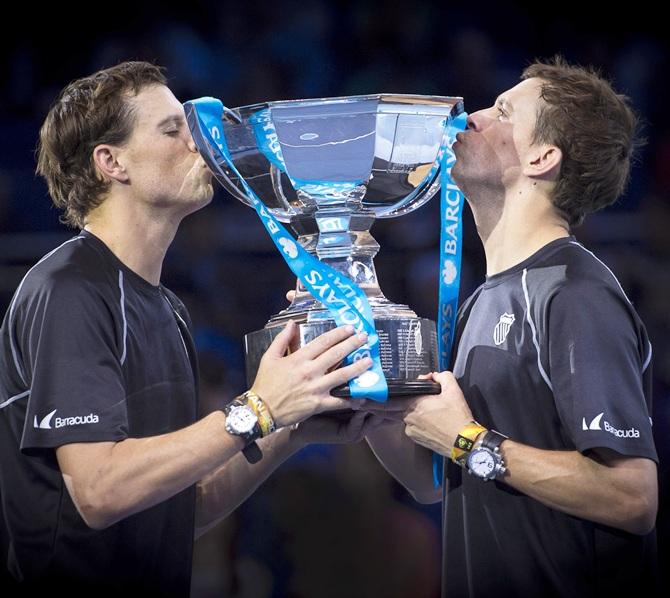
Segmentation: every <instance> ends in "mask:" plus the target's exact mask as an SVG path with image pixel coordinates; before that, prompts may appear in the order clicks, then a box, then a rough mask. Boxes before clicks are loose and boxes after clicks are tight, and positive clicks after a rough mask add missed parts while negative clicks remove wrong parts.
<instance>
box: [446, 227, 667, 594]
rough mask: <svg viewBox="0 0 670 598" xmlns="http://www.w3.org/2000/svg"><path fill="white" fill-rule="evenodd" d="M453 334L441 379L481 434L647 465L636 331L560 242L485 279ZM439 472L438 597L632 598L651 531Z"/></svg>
mask: <svg viewBox="0 0 670 598" xmlns="http://www.w3.org/2000/svg"><path fill="white" fill-rule="evenodd" d="M456 335H457V336H456V343H455V347H456V349H455V361H454V367H453V371H454V375H455V376H456V378H457V379H458V381H459V384H460V386H461V389H462V390H463V393H464V395H465V398H466V400H467V402H468V404H469V406H470V408H471V409H472V413H473V416H474V418H475V419H476V420H477V421H478V422H480V423H481V424H482V425H483V426H485V427H487V428H492V429H495V430H498V431H499V432H501V433H503V434H505V435H507V436H509V437H510V438H511V439H512V440H515V441H518V442H521V443H523V444H526V445H529V446H532V447H536V448H539V449H546V450H553V451H561V450H563V451H574V450H578V451H580V452H582V453H583V452H585V451H587V450H588V449H592V448H596V447H607V448H609V449H613V450H615V451H617V452H618V453H620V454H622V455H626V456H629V457H645V458H648V459H652V460H653V461H656V462H658V457H657V454H656V450H655V448H654V442H653V438H652V429H651V426H652V422H651V418H650V414H651V367H650V360H651V345H650V343H649V340H648V338H647V333H646V331H645V328H644V325H643V324H642V322H641V321H640V318H639V317H638V315H637V313H636V312H635V310H634V308H633V306H632V305H631V303H630V302H629V300H628V298H627V297H626V295H625V293H624V291H623V289H622V288H621V286H620V285H619V283H618V281H617V280H616V278H615V277H614V275H613V274H612V272H611V271H610V270H609V269H608V268H607V266H605V264H603V263H602V262H601V261H600V260H598V259H597V258H596V257H595V256H594V255H593V254H592V253H591V252H590V251H588V250H587V249H585V248H584V247H583V246H582V245H580V244H579V243H577V242H576V241H575V239H574V238H573V237H568V238H563V239H559V240H556V241H554V242H552V243H549V244H548V245H546V246H545V247H543V248H542V249H541V250H539V251H538V252H537V253H535V254H534V255H533V256H531V257H530V258H528V259H527V260H525V261H524V262H522V263H521V264H518V265H517V266H515V267H513V268H511V269H509V270H506V271H505V272H501V273H500V274H497V275H495V276H491V277H488V278H487V280H486V282H485V283H484V284H483V285H482V286H481V287H479V289H477V290H476V291H475V292H474V293H473V295H472V296H471V297H470V298H469V299H468V300H467V301H466V302H465V303H464V304H463V306H462V308H461V310H460V312H459V320H458V324H457V329H456ZM445 473H446V476H445V477H446V479H447V480H448V483H447V484H445V497H444V498H445V502H444V526H445V530H444V543H445V544H444V546H445V552H444V566H443V589H444V595H445V596H448V597H450V598H451V597H453V598H462V597H464V596H471V597H473V596H477V597H480V596H486V597H489V596H496V597H503V596H542V597H543V598H548V597H552V596H565V597H570V598H578V597H582V596H584V597H586V596H589V597H595V596H619V595H626V592H627V591H629V590H630V591H631V592H632V593H630V594H628V595H635V593H636V592H637V591H638V590H640V589H641V588H646V587H648V584H649V583H650V580H651V579H652V578H653V577H654V576H655V567H656V536H655V532H652V533H650V534H648V535H647V536H636V535H633V534H629V533H626V532H623V531H621V530H617V529H614V528H611V527H608V526H605V525H599V524H597V523H594V522H591V521H587V520H584V519H580V518H578V517H573V516H570V515H567V514H565V513H562V512H560V511H557V510H554V509H551V508H549V507H547V506H544V505H543V504H542V503H540V502H539V501H537V500H535V499H532V498H530V497H528V496H526V495H524V494H522V493H521V492H518V491H516V490H515V489H514V488H512V487H511V486H508V485H506V484H504V483H502V482H499V481H492V482H491V481H490V482H484V481H482V480H479V479H477V478H475V477H474V476H471V475H468V474H467V473H466V472H464V471H463V470H461V469H460V468H459V467H458V466H456V465H455V464H453V463H452V462H450V461H447V465H446V472H445Z"/></svg>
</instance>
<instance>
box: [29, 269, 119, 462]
mask: <svg viewBox="0 0 670 598" xmlns="http://www.w3.org/2000/svg"><path fill="white" fill-rule="evenodd" d="M105 293H108V294H109V293H111V290H109V289H107V290H106V289H105V287H104V285H101V283H99V282H98V281H95V282H93V281H89V280H86V279H82V278H77V277H75V276H73V275H67V276H63V275H62V274H61V275H60V276H53V275H52V276H51V277H50V279H49V281H48V282H47V283H43V284H40V285H38V286H37V287H36V289H35V291H33V292H32V293H30V294H29V295H28V297H27V298H25V299H24V300H23V301H22V302H21V304H22V305H21V309H20V310H19V313H18V314H17V322H16V326H17V329H16V332H17V338H18V339H19V342H20V346H21V353H22V355H23V363H24V369H25V370H26V372H27V374H28V377H29V379H30V394H29V396H28V404H27V410H26V419H25V423H24V428H23V434H22V438H21V451H22V452H23V453H24V454H28V455H30V454H37V453H39V452H40V451H41V450H42V449H48V448H55V447H58V446H62V445H64V444H68V443H72V442H97V441H118V440H122V439H124V438H126V437H127V434H128V423H127V412H126V402H125V397H126V393H125V384H124V379H123V373H122V369H121V360H120V357H121V356H120V354H119V350H118V346H119V343H118V342H117V340H118V335H119V330H122V329H123V328H122V326H121V327H119V325H118V319H119V318H120V317H122V315H123V314H121V313H120V307H119V308H118V312H119V313H116V312H115V309H114V303H113V302H112V301H110V297H105ZM117 305H118V302H117Z"/></svg>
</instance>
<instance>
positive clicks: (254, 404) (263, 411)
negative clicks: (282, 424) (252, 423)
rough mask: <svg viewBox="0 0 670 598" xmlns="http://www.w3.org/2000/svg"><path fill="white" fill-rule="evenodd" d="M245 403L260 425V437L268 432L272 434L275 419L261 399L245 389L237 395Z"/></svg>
mask: <svg viewBox="0 0 670 598" xmlns="http://www.w3.org/2000/svg"><path fill="white" fill-rule="evenodd" d="M238 398H239V399H240V400H241V401H242V402H243V403H244V404H245V405H249V407H251V408H252V409H253V411H254V413H255V414H256V417H258V424H259V425H260V427H261V432H262V437H263V438H264V437H265V436H267V435H268V434H272V432H274V431H275V429H276V426H275V421H274V419H273V417H272V414H271V413H270V410H269V409H268V407H267V405H266V404H265V403H264V402H263V400H262V399H261V398H260V397H259V396H258V395H257V394H256V393H255V392H252V391H251V390H247V391H246V392H245V393H243V394H241V395H240V396H239V397H238Z"/></svg>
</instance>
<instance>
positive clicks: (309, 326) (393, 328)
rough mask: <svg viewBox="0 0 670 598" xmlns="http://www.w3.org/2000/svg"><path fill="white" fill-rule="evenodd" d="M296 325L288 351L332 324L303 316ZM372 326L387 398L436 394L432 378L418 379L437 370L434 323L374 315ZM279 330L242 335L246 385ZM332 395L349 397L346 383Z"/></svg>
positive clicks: (279, 327)
mask: <svg viewBox="0 0 670 598" xmlns="http://www.w3.org/2000/svg"><path fill="white" fill-rule="evenodd" d="M297 324H298V335H297V337H298V338H297V342H294V343H293V344H292V345H291V348H290V350H291V351H297V350H298V349H299V348H300V347H302V346H304V345H306V344H307V343H309V342H310V341H312V340H313V339H315V338H317V337H318V336H320V335H321V334H323V333H324V332H327V331H328V330H331V329H332V328H334V327H335V322H334V321H333V320H332V319H323V320H312V321H308V320H307V319H305V320H304V321H302V322H300V321H299V320H298V321H297ZM375 329H376V330H377V334H378V335H379V341H380V347H379V349H380V358H381V366H382V370H383V372H384V375H385V376H386V380H387V383H388V389H389V397H409V396H416V395H422V394H439V393H440V385H439V384H438V383H436V382H433V381H432V380H418V379H417V378H418V377H419V376H420V375H422V374H428V373H430V372H433V371H437V369H438V366H437V364H438V358H437V357H438V354H437V332H436V329H435V322H433V321H432V320H429V319H427V318H419V317H416V316H414V317H390V318H383V317H381V318H375ZM282 330H283V325H272V323H271V324H270V325H269V326H268V327H266V328H263V329H262V330H257V331H255V332H250V333H249V334H247V335H246V336H245V337H244V344H245V352H246V374H247V384H248V386H249V387H251V385H252V384H253V381H254V380H255V378H256V373H257V372H258V366H259V364H260V360H261V357H263V354H264V353H265V351H267V349H268V347H269V346H270V344H271V343H272V341H273V340H274V338H275V337H276V336H277V335H278V334H279V333H280V332H281V331H282ZM331 394H332V395H333V396H336V397H349V396H350V393H349V385H348V384H343V385H340V386H338V387H336V388H334V389H333V390H331Z"/></svg>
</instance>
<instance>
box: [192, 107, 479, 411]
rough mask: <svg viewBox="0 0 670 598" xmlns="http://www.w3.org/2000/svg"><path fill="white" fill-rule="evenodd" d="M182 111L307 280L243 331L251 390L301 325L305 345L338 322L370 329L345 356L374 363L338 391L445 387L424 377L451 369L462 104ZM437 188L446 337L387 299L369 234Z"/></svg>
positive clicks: (208, 156) (381, 395)
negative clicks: (456, 148)
mask: <svg viewBox="0 0 670 598" xmlns="http://www.w3.org/2000/svg"><path fill="white" fill-rule="evenodd" d="M184 108H185V111H186V116H187V120H188V124H189V128H190V130H191V133H192V135H193V139H194V140H195V143H196V146H197V147H198V150H199V151H200V153H201V155H202V157H203V158H204V160H205V161H206V163H207V165H208V166H209V168H210V169H211V171H212V173H213V174H214V176H215V177H216V178H217V180H218V181H219V182H220V183H221V184H222V185H223V187H224V188H225V189H226V190H228V191H229V192H230V193H231V194H232V195H234V196H235V197H237V198H238V199H240V200H241V201H242V202H244V203H245V204H247V205H249V206H251V207H253V208H254V209H255V210H256V211H257V213H258V215H259V217H260V219H261V221H262V222H263V224H264V226H265V227H266V229H267V231H268V233H269V234H270V236H271V237H272V239H273V241H274V242H275V244H276V245H277V248H278V249H279V250H280V252H281V253H282V256H283V257H284V258H285V259H286V261H287V263H288V265H289V266H290V267H291V269H292V270H293V272H294V273H295V274H296V275H297V277H298V286H297V292H296V295H295V299H294V300H293V302H292V303H291V304H290V306H289V307H288V308H287V309H285V310H283V311H281V312H280V313H279V314H276V315H274V316H272V317H271V318H270V320H269V321H268V323H267V324H266V326H265V328H263V329H262V330H258V331H256V332H251V333H249V334H247V335H246V337H245V348H246V364H247V365H246V367H247V379H248V380H249V383H251V382H252V381H253V379H254V377H255V374H256V371H257V369H258V365H259V362H260V358H261V356H262V355H263V353H264V352H265V351H266V349H267V348H268V347H269V345H270V343H271V342H272V339H273V338H274V337H275V336H276V335H277V334H278V333H279V332H280V331H281V329H282V328H283V326H284V325H285V323H286V322H287V321H288V319H289V318H291V319H293V320H294V321H295V322H296V323H297V324H298V325H299V344H300V346H302V345H304V344H306V343H308V342H309V341H311V340H312V339H314V338H316V337H317V336H319V335H320V334H322V333H323V332H325V331H327V330H328V329H330V328H332V327H334V326H336V325H342V324H352V325H354V327H355V328H356V329H357V332H367V333H368V342H367V344H366V345H364V346H363V347H361V348H360V349H358V350H357V351H354V353H352V354H351V355H350V356H349V357H348V358H347V359H348V361H351V360H355V359H360V358H361V357H363V356H371V357H372V358H373V365H372V367H371V368H370V369H369V370H368V371H367V372H365V373H364V374H362V375H361V376H359V377H358V378H356V379H354V380H352V381H351V382H350V383H349V385H348V386H342V387H339V388H337V389H334V391H333V394H336V395H338V396H353V397H365V398H369V399H372V400H377V401H385V400H386V399H387V397H388V396H407V395H417V394H427V393H437V392H439V384H436V383H435V382H433V381H432V380H417V377H418V376H419V375H420V374H426V373H428V372H431V371H436V370H437V369H438V367H440V368H446V367H447V366H448V360H449V353H450V349H451V342H452V339H453V328H454V322H455V315H456V302H457V299H458V285H459V282H460V246H461V221H460V215H461V211H462V206H463V196H462V194H461V193H460V191H459V190H458V188H457V187H456V186H455V185H454V184H453V181H452V180H451V176H450V171H451V165H453V162H454V161H455V159H454V157H453V153H452V152H451V145H452V143H453V141H454V139H455V136H456V134H457V133H458V132H460V131H462V130H464V128H465V121H466V114H465V112H464V110H463V101H462V99H461V98H458V97H442V96H420V95H404V94H372V95H361V96H351V97H341V98H322V99H311V100H289V101H278V102H265V103H260V104H254V105H251V106H243V107H239V108H234V109H229V108H226V107H225V106H223V104H222V103H221V102H220V101H219V100H216V99H214V98H200V99H197V100H191V101H189V102H186V103H185V104H184ZM440 188H442V192H441V197H442V222H443V226H442V232H441V257H442V259H441V264H440V313H439V314H438V316H439V317H438V321H439V327H440V333H439V339H438V335H437V332H436V328H435V323H434V322H433V321H432V320H429V319H426V318H419V317H417V315H416V314H415V313H414V312H413V311H412V310H411V309H410V308H409V307H408V306H406V305H398V304H395V303H393V302H391V301H389V300H388V299H387V298H386V297H385V296H384V295H383V293H382V291H381V289H380V288H379V284H378V282H377V275H376V272H375V266H374V262H373V258H374V256H375V255H376V253H377V251H378V250H379V245H378V244H377V242H376V241H375V240H374V238H373V237H372V236H371V234H370V232H369V229H370V227H371V226H372V224H373V223H374V220H375V218H394V217H397V216H402V215H404V214H407V213H409V212H411V211H413V210H415V209H417V208H418V207H420V206H421V205H423V204H424V203H426V202H427V201H428V200H429V199H430V198H431V197H432V196H433V195H434V194H435V193H436V192H437V191H438V189H440ZM282 222H283V223H289V224H290V226H291V228H292V229H293V230H294V231H295V233H296V234H297V236H298V238H297V242H296V241H295V239H294V237H293V236H292V235H291V234H290V233H289V232H288V231H287V230H286V229H285V228H284V226H283V225H282V224H281V223H282ZM438 341H439V343H438ZM438 344H439V348H438Z"/></svg>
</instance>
